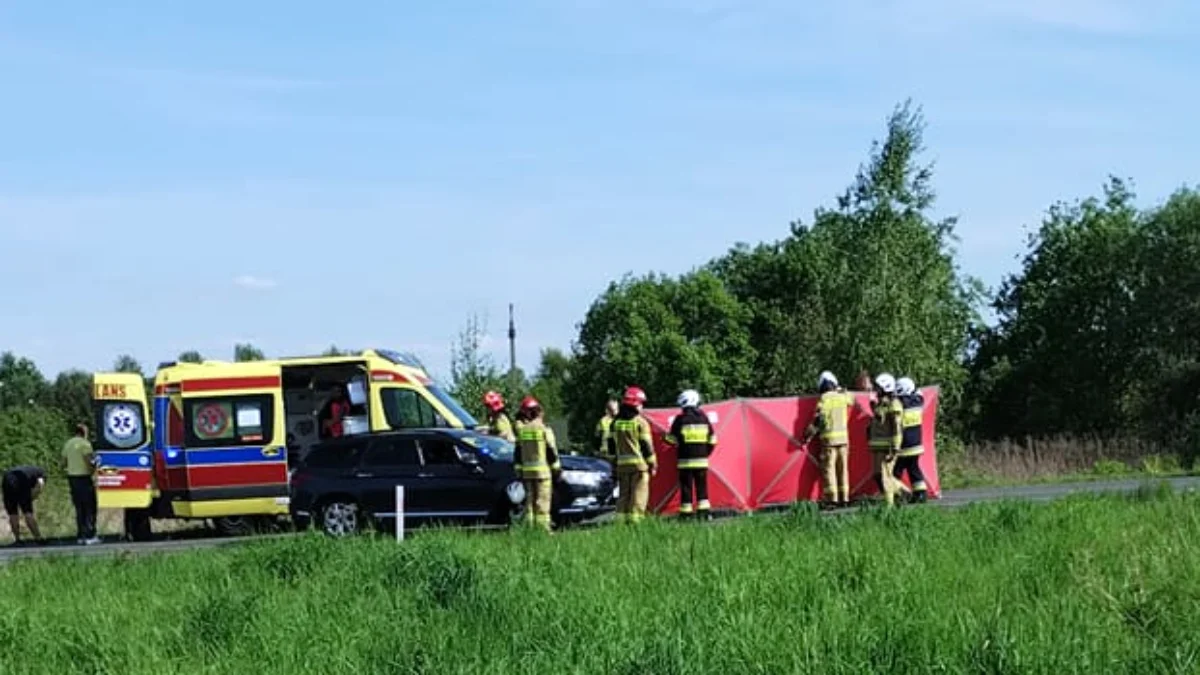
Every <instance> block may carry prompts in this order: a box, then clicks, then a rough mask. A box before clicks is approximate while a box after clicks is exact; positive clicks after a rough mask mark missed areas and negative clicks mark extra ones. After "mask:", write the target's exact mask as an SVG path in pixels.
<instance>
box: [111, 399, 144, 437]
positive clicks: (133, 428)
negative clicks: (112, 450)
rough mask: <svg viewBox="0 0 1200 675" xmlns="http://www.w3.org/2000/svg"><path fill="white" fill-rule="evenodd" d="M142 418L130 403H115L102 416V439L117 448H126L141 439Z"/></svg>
mask: <svg viewBox="0 0 1200 675" xmlns="http://www.w3.org/2000/svg"><path fill="white" fill-rule="evenodd" d="M141 435H142V420H141V417H140V416H139V415H138V411H137V409H136V408H134V407H133V406H132V405H128V404H123V403H119V404H115V405H111V406H109V407H108V412H107V414H106V415H105V416H104V439H105V440H107V441H108V442H109V443H111V444H112V445H113V446H115V447H118V448H128V447H131V446H133V445H136V444H137V443H138V441H140V440H141Z"/></svg>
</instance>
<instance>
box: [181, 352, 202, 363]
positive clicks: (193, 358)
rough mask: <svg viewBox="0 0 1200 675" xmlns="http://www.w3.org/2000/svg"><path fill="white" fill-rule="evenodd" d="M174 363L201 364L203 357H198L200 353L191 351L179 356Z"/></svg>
mask: <svg viewBox="0 0 1200 675" xmlns="http://www.w3.org/2000/svg"><path fill="white" fill-rule="evenodd" d="M176 361H179V362H180V363H202V362H203V361H204V357H203V356H201V355H200V352H198V351H196V350H194V349H191V350H188V351H186V352H183V353H182V354H180V355H179V357H178V358H177V359H176Z"/></svg>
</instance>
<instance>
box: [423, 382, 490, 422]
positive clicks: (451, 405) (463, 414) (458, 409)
mask: <svg viewBox="0 0 1200 675" xmlns="http://www.w3.org/2000/svg"><path fill="white" fill-rule="evenodd" d="M425 388H426V389H428V390H429V393H431V394H433V397H434V398H436V399H437V400H438V402H439V403H441V404H442V405H444V406H446V408H447V409H448V410H449V411H450V412H451V413H453V414H454V416H455V417H457V418H458V419H459V421H461V422H462V423H463V426H464V427H465V428H467V429H474V428H475V427H477V426H479V422H478V421H476V419H475V418H474V417H472V416H471V413H469V412H467V411H466V410H464V409H463V407H462V406H461V405H459V403H458V401H455V400H454V397H453V396H451V395H450V394H447V393H446V392H445V391H444V390H443V389H442V388H441V387H439V386H437V385H436V384H433V383H432V382H430V383H429V384H427V385H425Z"/></svg>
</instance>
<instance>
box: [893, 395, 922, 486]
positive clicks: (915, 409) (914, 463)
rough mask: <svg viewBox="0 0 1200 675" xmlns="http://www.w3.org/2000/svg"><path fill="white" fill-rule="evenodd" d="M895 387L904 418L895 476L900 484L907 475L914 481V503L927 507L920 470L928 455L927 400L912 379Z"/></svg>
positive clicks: (902, 419)
mask: <svg viewBox="0 0 1200 675" xmlns="http://www.w3.org/2000/svg"><path fill="white" fill-rule="evenodd" d="M896 387H897V393H898V395H899V399H900V403H901V404H902V405H903V408H904V414H903V417H902V418H901V427H902V433H901V436H902V439H901V442H900V451H899V452H898V453H896V455H897V456H896V468H895V472H894V474H893V475H894V476H895V477H896V481H897V482H899V481H900V480H901V478H903V476H904V474H905V473H907V474H908V479H909V480H910V481H912V501H914V502H916V503H918V504H924V503H925V500H926V499H927V498H928V496H927V493H928V490H929V488H928V486H927V485H926V484H925V472H923V471H921V455H922V454H924V453H925V445H924V435H925V429H924V420H925V397H924V396H922V395H921V392H919V391H917V385H916V383H915V382H913V381H912V378H908V377H902V378H900V380H899V381H898V382H897V383H896Z"/></svg>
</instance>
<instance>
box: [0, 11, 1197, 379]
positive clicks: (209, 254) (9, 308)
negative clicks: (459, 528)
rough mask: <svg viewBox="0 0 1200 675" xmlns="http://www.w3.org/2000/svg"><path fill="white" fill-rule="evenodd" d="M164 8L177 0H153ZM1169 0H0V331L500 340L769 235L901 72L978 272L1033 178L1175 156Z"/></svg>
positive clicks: (1147, 171)
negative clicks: (483, 332)
mask: <svg viewBox="0 0 1200 675" xmlns="http://www.w3.org/2000/svg"><path fill="white" fill-rule="evenodd" d="M185 4H186V5H187V6H188V7H189V8H188V9H184V5H185ZM1198 33H1200V3H1196V2H1194V1H1193V0H1145V1H1143V2H1139V3H1134V2H1115V1H1109V0H1093V1H1090V2H1088V1H1084V0H1056V2H1038V1H1035V0H1008V1H996V0H977V1H974V2H969V3H967V2H959V1H951V0H927V1H923V2H916V1H912V2H905V1H900V0H890V1H889V0H878V1H875V2H866V1H865V0H842V1H841V2H816V1H814V2H796V1H795V0H784V1H773V0H761V1H759V0H742V1H740V2H732V1H730V2H726V1H722V0H694V1H685V0H643V1H641V2H635V1H634V0H525V1H517V0H513V1H512V2H507V3H501V2H462V1H456V0H446V1H445V2H437V3H399V2H394V3H384V2H379V3H373V2H372V3H368V2H361V3H346V4H344V5H342V6H339V8H337V9H335V6H334V5H333V4H331V3H326V2H322V3H317V2H299V1H292V2H276V1H268V0H260V1H258V2H254V3H234V2H227V1H221V0H209V1H208V2H204V3H163V2H158V3H155V2H139V3H134V2H111V3H88V2H82V1H76V2H65V1H64V2H57V3H35V2H24V3H4V4H3V5H2V6H0V81H2V82H3V83H4V90H5V95H4V102H5V103H4V105H3V106H0V287H3V288H4V289H5V292H4V294H3V302H0V350H5V349H9V350H13V351H16V352H18V353H21V354H24V355H28V356H30V357H32V358H34V359H36V361H37V362H38V363H39V365H41V367H42V368H43V370H44V371H46V372H47V373H48V374H53V373H55V372H57V371H58V370H60V369H63V368H67V367H72V366H78V367H83V368H88V369H94V368H103V367H107V366H108V365H110V364H111V362H112V360H113V358H114V356H115V355H116V354H118V353H122V352H125V353H130V354H133V355H134V356H135V357H137V358H139V359H140V360H141V361H142V362H143V363H144V364H145V365H146V366H147V367H152V366H153V364H155V363H157V362H158V361H160V360H165V359H168V358H172V357H173V356H174V355H175V354H177V353H178V352H180V351H182V350H184V349H198V350H200V351H201V352H202V353H204V354H205V355H207V356H210V357H214V358H217V357H219V358H228V357H230V356H231V354H232V347H233V344H234V342H236V341H251V342H253V343H255V344H256V345H258V346H260V347H261V348H263V349H264V350H265V351H267V352H268V353H269V354H295V353H306V352H310V351H313V350H317V349H321V348H323V347H325V346H327V345H328V344H330V343H337V344H339V345H343V346H346V345H353V346H373V345H381V346H389V347H395V348H406V349H411V350H413V351H416V352H417V353H419V354H420V355H421V356H422V357H423V358H425V360H426V361H427V362H428V363H429V365H430V366H431V367H432V368H433V370H434V371H435V372H438V373H439V374H443V375H444V374H445V372H446V370H447V366H448V352H449V347H450V343H451V341H452V340H453V338H454V336H455V334H456V333H457V331H458V330H459V329H460V328H461V326H462V325H463V323H464V322H465V320H466V318H467V316H468V315H469V314H471V313H478V314H481V315H484V316H486V317H487V318H488V320H489V325H490V327H491V329H492V333H493V335H494V337H495V338H496V339H495V340H494V341H491V342H490V343H489V344H494V346H495V347H496V348H497V356H500V355H502V354H504V353H505V349H504V345H503V332H504V329H505V326H504V323H505V321H506V312H507V309H506V308H507V304H508V303H509V302H515V303H516V304H517V310H518V328H519V330H520V350H519V354H518V357H519V359H520V361H521V362H522V365H524V366H526V367H533V366H534V365H535V361H536V355H537V351H538V349H540V348H541V347H543V346H558V347H562V348H567V347H568V346H569V344H570V341H571V339H572V338H573V336H574V335H575V327H576V324H577V322H578V321H579V320H580V319H581V318H582V317H583V315H584V313H585V312H586V310H587V308H588V306H589V305H590V303H591V302H592V300H593V299H594V298H595V297H596V295H597V294H598V293H599V292H601V291H602V290H603V288H604V287H605V286H606V284H607V283H608V282H609V281H610V280H612V279H614V278H617V277H620V276H621V275H623V274H625V273H627V272H635V273H643V272H647V271H652V270H654V271H663V272H670V273H677V272H682V271H685V270H687V269H689V268H691V267H692V266H694V265H696V264H698V263H701V262H703V261H705V260H707V259H709V258H711V257H713V256H715V255H718V254H720V253H721V252H723V251H724V250H726V249H727V248H728V247H729V246H731V245H732V244H734V243H735V242H737V241H749V242H757V241H762V240H767V239H776V238H778V237H780V236H783V235H784V234H785V233H786V231H787V224H788V222H789V221H790V220H792V219H795V218H803V219H806V220H807V219H809V218H810V216H811V213H812V210H813V209H814V208H815V207H817V206H820V205H827V204H831V203H832V200H833V198H834V197H835V195H836V194H837V193H838V192H840V191H841V190H842V189H843V188H844V187H845V186H846V185H847V184H848V182H849V181H850V180H851V178H852V176H853V173H854V171H855V169H856V167H857V165H858V164H859V163H860V162H861V161H862V160H863V159H864V158H865V156H866V153H867V151H868V149H869V146H870V142H871V140H872V139H873V138H877V137H879V136H880V135H881V134H882V132H883V122H884V120H885V118H886V116H887V114H888V113H889V112H890V110H891V109H892V107H893V106H894V105H895V104H896V103H897V102H899V101H901V100H903V99H904V98H906V97H909V96H911V97H913V98H914V100H915V101H916V102H917V103H919V104H921V105H922V106H924V109H925V113H926V117H927V120H928V123H929V129H928V132H927V137H926V141H927V145H928V147H929V152H928V158H929V159H932V160H935V161H936V162H937V179H936V185H937V188H938V190H939V196H940V200H939V209H940V211H941V213H942V214H943V215H950V214H955V215H958V216H959V217H960V218H961V222H960V225H959V234H960V236H961V239H962V242H961V246H960V259H961V262H962V265H963V266H964V268H965V269H966V270H967V271H968V272H970V273H972V274H975V275H977V276H979V277H981V278H982V279H984V280H985V281H986V282H988V283H991V284H994V283H996V282H998V281H999V280H1000V279H1001V277H1002V275H1003V274H1004V273H1005V272H1008V271H1010V270H1012V269H1013V267H1014V265H1015V264H1016V263H1015V256H1016V255H1018V254H1019V253H1020V252H1021V250H1022V246H1023V242H1024V237H1025V234H1024V233H1025V230H1026V229H1027V228H1028V227H1030V226H1034V225H1036V224H1037V222H1038V221H1039V220H1040V218H1041V216H1042V214H1043V213H1044V212H1045V209H1046V208H1047V207H1048V206H1049V205H1050V204H1051V203H1052V202H1053V201H1055V200H1057V199H1073V198H1076V197H1079V196H1086V195H1089V194H1094V193H1095V192H1097V191H1098V189H1099V187H1100V185H1101V184H1102V182H1103V181H1104V179H1105V176H1106V175H1108V174H1110V173H1115V174H1118V175H1121V176H1127V177H1132V178H1133V179H1134V181H1135V187H1136V189H1137V191H1138V193H1139V195H1140V196H1141V198H1142V201H1143V203H1145V204H1147V205H1148V204H1152V203H1155V202H1158V201H1161V200H1162V199H1163V198H1165V197H1166V196H1167V195H1168V194H1169V193H1170V192H1171V191H1172V190H1174V189H1175V188H1177V187H1179V186H1180V185H1182V184H1185V183H1187V184H1192V183H1195V182H1196V178H1197V169H1196V167H1197V164H1196V158H1197V157H1200V134H1197V131H1196V127H1195V119H1196V110H1197V109H1200V105H1198V104H1200V91H1198V90H1197V88H1196V87H1195V86H1194V83H1195V73H1196V72H1200V48H1198V47H1196V45H1197V44H1200V42H1197V40H1198V38H1200V35H1198Z"/></svg>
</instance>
